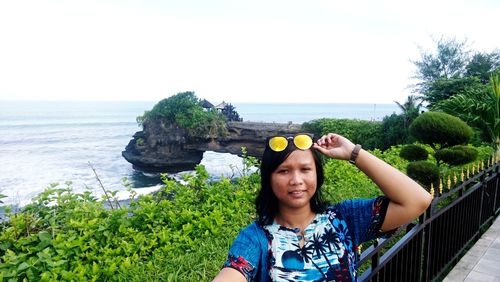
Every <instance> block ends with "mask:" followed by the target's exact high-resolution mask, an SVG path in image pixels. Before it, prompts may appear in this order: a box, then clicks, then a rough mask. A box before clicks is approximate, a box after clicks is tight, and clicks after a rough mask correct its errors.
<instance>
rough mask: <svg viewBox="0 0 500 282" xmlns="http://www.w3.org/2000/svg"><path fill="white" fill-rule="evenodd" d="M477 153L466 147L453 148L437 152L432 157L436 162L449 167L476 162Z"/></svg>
mask: <svg viewBox="0 0 500 282" xmlns="http://www.w3.org/2000/svg"><path fill="white" fill-rule="evenodd" d="M477 155H478V151H477V150H476V149H474V148H471V147H467V146H460V145H458V146H454V147H451V148H445V149H442V150H439V151H437V152H436V153H435V154H434V157H435V158H436V160H437V161H438V162H444V163H447V164H449V165H463V164H467V163H470V162H473V161H475V160H476V158H477Z"/></svg>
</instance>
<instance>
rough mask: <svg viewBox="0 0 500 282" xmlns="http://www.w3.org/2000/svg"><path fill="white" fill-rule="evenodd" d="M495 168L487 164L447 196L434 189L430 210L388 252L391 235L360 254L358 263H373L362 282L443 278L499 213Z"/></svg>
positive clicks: (409, 226) (393, 238) (496, 167)
mask: <svg viewBox="0 0 500 282" xmlns="http://www.w3.org/2000/svg"><path fill="white" fill-rule="evenodd" d="M499 169H500V164H494V165H491V166H489V167H487V168H485V169H483V170H482V171H480V172H478V173H476V174H474V175H473V176H472V177H470V178H468V179H467V180H465V181H462V182H461V183H458V185H456V186H455V187H453V188H451V189H449V190H448V191H447V192H443V191H442V190H441V189H439V188H437V189H435V192H434V195H435V196H434V199H433V201H432V204H431V205H430V207H429V208H428V209H427V211H426V212H425V213H424V214H423V215H422V216H420V218H419V219H418V223H412V224H409V225H408V226H406V228H405V229H406V234H404V236H403V237H401V238H400V239H399V240H398V241H397V242H396V243H395V244H394V245H393V246H392V247H391V248H390V249H388V250H386V249H387V248H388V247H387V246H388V245H389V244H391V243H394V242H391V240H392V241H394V240H395V236H393V237H392V238H389V239H381V240H380V241H377V242H376V243H375V244H374V245H372V246H370V247H369V248H367V249H366V250H365V251H364V252H363V253H362V254H361V258H360V265H362V264H364V263H367V262H371V267H370V268H369V269H367V270H366V271H365V272H363V273H362V274H361V275H360V277H359V279H360V281H433V280H440V279H442V278H444V277H442V276H443V275H444V274H446V273H447V271H449V269H450V267H452V266H453V265H455V264H456V263H457V261H458V259H459V258H460V257H461V256H462V255H463V253H464V252H466V251H467V249H468V248H470V246H471V244H472V243H473V242H475V241H476V240H477V239H479V237H480V236H481V234H482V233H483V232H484V231H485V229H486V228H487V227H488V226H489V225H490V224H491V223H492V222H493V220H494V219H495V218H496V215H498V214H499V213H500V188H499V183H498V182H499V180H498V179H499V176H498V172H499ZM440 190H441V191H440ZM384 250H386V251H385V252H384Z"/></svg>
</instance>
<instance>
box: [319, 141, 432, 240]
mask: <svg viewBox="0 0 500 282" xmlns="http://www.w3.org/2000/svg"><path fill="white" fill-rule="evenodd" d="M354 146H355V145H354V144H353V143H352V142H351V141H349V140H348V139H347V138H345V137H343V136H340V135H338V134H333V133H330V134H328V135H325V136H323V137H321V138H320V139H319V140H318V141H317V142H316V143H315V144H314V148H315V149H317V150H318V151H320V152H321V153H323V154H324V155H326V156H329V157H331V158H335V159H340V160H349V159H350V157H351V153H352V151H353V149H354ZM356 166H357V167H358V168H359V169H360V170H361V171H363V172H364V173H365V174H366V175H367V176H368V177H370V178H371V179H372V180H373V182H375V184H377V186H378V187H379V188H380V190H382V192H383V193H384V194H385V196H387V198H389V200H390V203H389V207H388V208H387V214H386V216H385V220H384V223H383V224H382V231H388V230H391V229H394V228H396V227H399V226H401V225H403V224H405V223H408V222H410V221H412V220H413V219H415V218H416V217H417V216H419V215H420V214H422V213H423V212H424V211H425V209H427V207H428V206H429V204H430V203H431V201H432V197H431V195H430V194H429V193H428V192H427V191H425V190H424V188H422V186H420V185H419V184H418V183H416V182H415V181H414V180H413V179H411V178H409V177H408V176H406V175H405V174H404V173H402V172H400V171H399V170H397V169H395V168H394V167H392V166H390V165H389V164H387V163H386V162H384V161H382V160H381V159H379V158H377V157H375V156H374V155H372V154H370V153H369V152H367V151H365V150H363V149H361V150H360V152H359V154H358V157H357V159H356Z"/></svg>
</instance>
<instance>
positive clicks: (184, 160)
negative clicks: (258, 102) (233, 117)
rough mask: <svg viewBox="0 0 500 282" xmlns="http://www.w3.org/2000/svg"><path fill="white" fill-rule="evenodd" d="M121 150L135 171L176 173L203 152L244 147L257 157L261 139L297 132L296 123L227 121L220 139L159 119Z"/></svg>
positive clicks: (236, 150)
mask: <svg viewBox="0 0 500 282" xmlns="http://www.w3.org/2000/svg"><path fill="white" fill-rule="evenodd" d="M143 128H144V129H143V130H142V131H139V132H136V133H135V134H134V136H133V139H132V140H130V142H129V143H128V145H127V146H126V147H125V151H123V152H122V156H123V157H124V158H125V159H126V160H127V161H128V162H130V163H132V164H133V166H134V168H135V169H137V170H141V171H145V172H179V171H184V170H191V169H194V167H195V166H196V165H197V164H199V163H200V161H201V159H202V158H203V153H204V152H205V151H214V152H219V153H231V154H235V155H241V147H246V149H247V153H248V155H249V156H253V157H256V158H261V156H262V153H263V152H264V145H265V140H266V138H267V137H268V136H272V135H276V134H293V133H297V132H300V128H301V126H300V125H296V124H280V123H253V122H229V123H228V124H227V129H228V135H227V136H225V137H221V138H208V139H205V138H201V139H200V138H190V137H189V136H188V135H187V133H186V131H185V130H183V129H182V128H178V127H173V126H170V125H165V124H164V123H162V122H161V121H155V122H148V123H145V124H144V127H143Z"/></svg>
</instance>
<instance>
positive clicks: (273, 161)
mask: <svg viewBox="0 0 500 282" xmlns="http://www.w3.org/2000/svg"><path fill="white" fill-rule="evenodd" d="M295 150H297V149H296V148H295V147H294V146H288V147H287V148H286V149H285V150H283V151H281V152H275V151H273V150H271V149H270V148H269V146H266V149H265V150H264V154H263V155H262V162H261V165H260V186H261V187H260V191H259V194H258V195H257V198H256V199H255V209H256V211H257V222H258V223H259V224H260V225H262V226H264V225H269V224H271V223H273V220H274V217H275V216H276V214H277V212H278V209H279V202H278V198H276V195H274V192H273V189H272V187H271V174H272V173H273V172H274V171H275V170H276V169H277V168H278V166H279V165H280V164H281V163H283V162H284V161H285V160H286V159H287V158H288V156H289V155H290V154H291V153H292V152H293V151H295ZM308 150H311V152H312V155H313V158H314V164H315V165H316V180H317V182H316V183H317V187H316V192H315V193H314V195H313V196H312V198H311V200H310V203H311V209H312V211H313V212H315V213H321V212H323V211H324V210H325V208H326V204H327V203H326V202H325V201H324V200H323V197H322V194H321V185H323V181H324V174H323V164H322V161H321V157H320V155H319V153H318V152H317V151H316V150H314V149H312V148H311V149H308Z"/></svg>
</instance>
